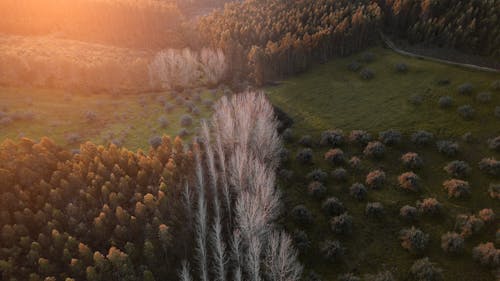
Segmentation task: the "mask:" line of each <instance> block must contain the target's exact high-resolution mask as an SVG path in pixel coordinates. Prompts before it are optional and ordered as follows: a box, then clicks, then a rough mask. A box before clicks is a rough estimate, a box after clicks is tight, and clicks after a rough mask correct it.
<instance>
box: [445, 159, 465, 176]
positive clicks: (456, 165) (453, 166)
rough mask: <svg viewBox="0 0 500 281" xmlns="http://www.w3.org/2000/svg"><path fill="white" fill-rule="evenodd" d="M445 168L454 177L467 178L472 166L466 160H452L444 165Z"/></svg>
mask: <svg viewBox="0 0 500 281" xmlns="http://www.w3.org/2000/svg"><path fill="white" fill-rule="evenodd" d="M444 170H445V171H446V172H447V173H448V174H449V175H450V176H453V177H456V178H465V177H467V175H468V174H469V173H470V170H471V169H470V166H469V164H467V162H465V161H459V160H455V161H451V162H449V163H448V164H446V166H444Z"/></svg>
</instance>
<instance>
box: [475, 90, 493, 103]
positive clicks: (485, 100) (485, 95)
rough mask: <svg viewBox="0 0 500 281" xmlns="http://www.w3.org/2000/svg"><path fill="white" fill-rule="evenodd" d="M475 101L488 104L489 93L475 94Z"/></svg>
mask: <svg viewBox="0 0 500 281" xmlns="http://www.w3.org/2000/svg"><path fill="white" fill-rule="evenodd" d="M476 100H477V101H478V102H482V103H488V102H490V101H491V93H490V92H481V93H479V94H477V96H476Z"/></svg>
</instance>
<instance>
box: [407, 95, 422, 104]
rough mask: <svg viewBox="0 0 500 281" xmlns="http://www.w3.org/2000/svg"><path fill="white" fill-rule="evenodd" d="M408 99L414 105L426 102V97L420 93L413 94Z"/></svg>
mask: <svg viewBox="0 0 500 281" xmlns="http://www.w3.org/2000/svg"><path fill="white" fill-rule="evenodd" d="M408 101H409V102H410V103H411V104H413V105H421V104H422V103H423V102H424V97H422V95H419V94H415V95H412V96H411V97H410V98H409V99H408Z"/></svg>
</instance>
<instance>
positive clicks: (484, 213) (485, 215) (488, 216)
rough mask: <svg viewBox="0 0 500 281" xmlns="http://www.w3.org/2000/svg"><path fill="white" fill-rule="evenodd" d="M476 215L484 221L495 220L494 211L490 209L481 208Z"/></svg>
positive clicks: (490, 221) (491, 221)
mask: <svg viewBox="0 0 500 281" xmlns="http://www.w3.org/2000/svg"><path fill="white" fill-rule="evenodd" d="M478 216H479V218H480V219H481V220H482V221H483V222H484V223H493V222H494V221H495V212H493V210H492V209H482V210H481V211H479V213H478Z"/></svg>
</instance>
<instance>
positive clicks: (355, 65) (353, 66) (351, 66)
mask: <svg viewBox="0 0 500 281" xmlns="http://www.w3.org/2000/svg"><path fill="white" fill-rule="evenodd" d="M347 68H348V69H349V70H350V71H352V72H358V71H359V69H361V64H360V63H359V62H357V61H353V62H351V63H350V64H349V65H348V66H347Z"/></svg>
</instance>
